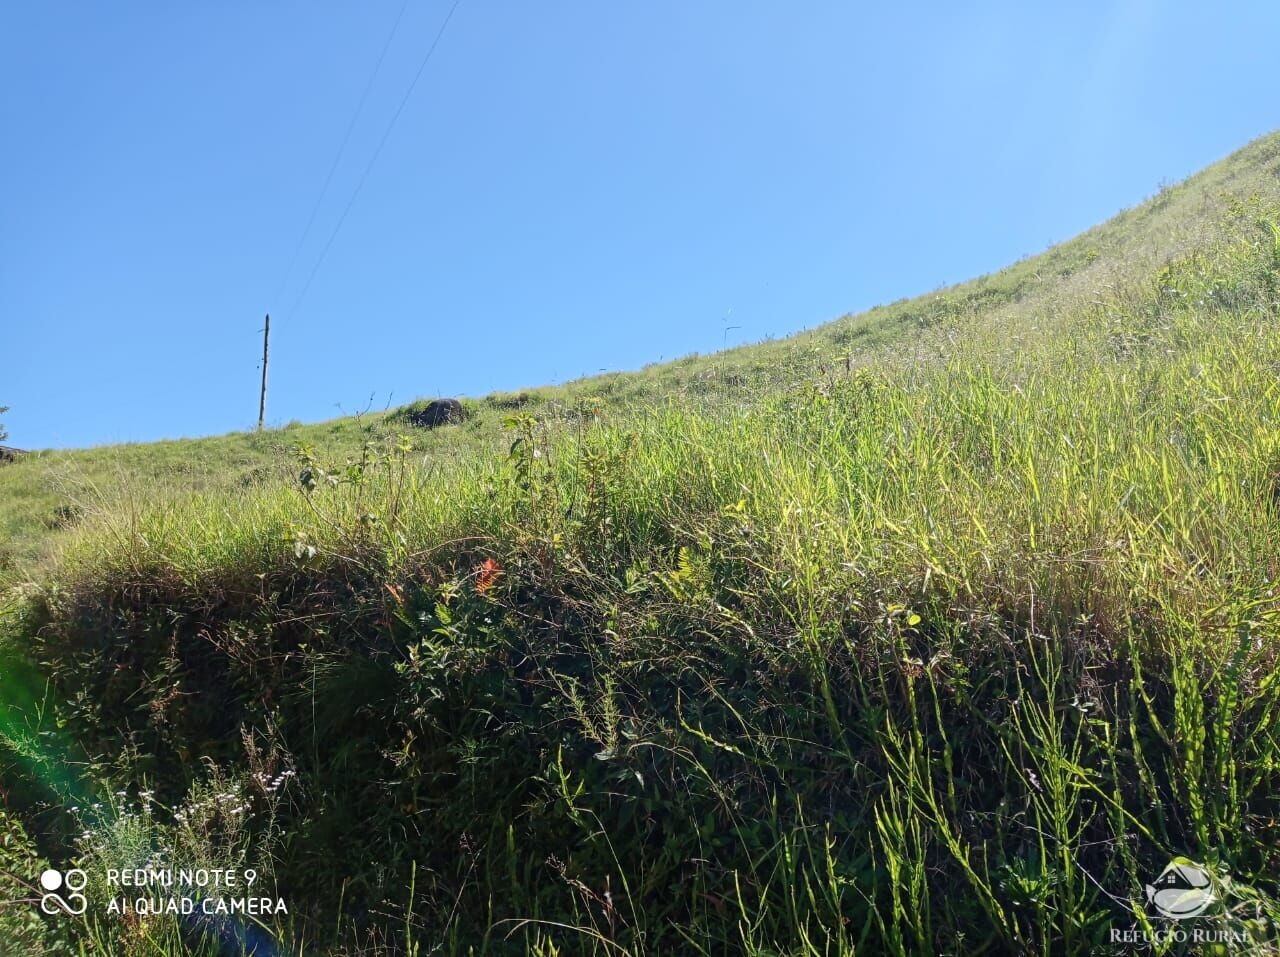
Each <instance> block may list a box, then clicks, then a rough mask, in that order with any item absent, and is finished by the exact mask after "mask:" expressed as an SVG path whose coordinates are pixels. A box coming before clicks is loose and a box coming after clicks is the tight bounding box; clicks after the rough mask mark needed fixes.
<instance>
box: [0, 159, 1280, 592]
mask: <svg viewBox="0 0 1280 957" xmlns="http://www.w3.org/2000/svg"><path fill="white" fill-rule="evenodd" d="M1276 151H1277V145H1276V139H1275V137H1266V138H1263V139H1260V140H1258V141H1256V142H1254V143H1252V144H1250V145H1249V146H1247V147H1245V148H1244V149H1242V150H1240V151H1239V152H1238V153H1236V154H1234V155H1233V156H1231V157H1229V158H1228V159H1226V160H1224V161H1222V162H1220V163H1218V164H1216V165H1214V166H1212V167H1210V168H1208V169H1207V170H1205V171H1203V172H1202V173H1200V174H1198V175H1197V176H1194V177H1192V178H1191V179H1190V180H1188V181H1187V182H1185V183H1182V184H1180V185H1176V186H1170V187H1167V188H1165V189H1163V190H1161V192H1160V193H1159V194H1158V195H1157V196H1155V197H1154V198H1153V199H1151V200H1150V201H1148V202H1146V203H1144V204H1142V205H1141V206H1138V207H1136V208H1135V209H1132V210H1128V211H1125V212H1123V213H1121V214H1120V215H1118V216H1116V217H1115V218H1114V219H1112V220H1110V221H1108V222H1107V223H1104V224H1102V225H1101V226H1098V227H1096V228H1094V229H1092V230H1089V231H1088V232H1086V233H1084V234H1082V235H1080V236H1078V237H1076V238H1075V239H1072V240H1070V241H1069V242H1065V243H1062V244H1061V245H1058V246H1055V247H1053V248H1052V249H1050V250H1048V251H1047V252H1045V253H1043V254H1041V255H1039V256H1034V257H1031V258H1028V259H1025V260H1023V261H1021V262H1019V263H1017V264H1015V265H1013V266H1010V267H1009V268H1007V269H1004V270H1002V271H1000V272H998V273H995V274H993V275H990V276H983V277H980V278H978V279H975V280H972V281H970V282H967V283H963V284H961V285H957V286H952V287H949V288H946V289H940V290H938V291H936V292H934V293H930V294H928V295H924V296H920V297H917V298H915V299H907V300H902V301H899V302H896V303H893V304H891V305H886V306H878V307H876V308H874V309H871V310H870V311H868V312H865V313H860V314H857V315H848V316H844V317H842V318H840V319H837V320H835V321H834V322H831V323H828V324H827V325H825V326H822V327H820V328H819V329H816V330H813V331H811V332H808V333H805V334H802V335H798V336H795V337H792V338H789V339H784V340H779V341H769V342H763V343H759V344H756V345H750V346H743V347H739V348H735V349H731V350H728V351H726V352H722V353H718V354H715V355H711V356H697V355H694V356H689V357H687V358H684V359H681V360H679V361H676V362H670V363H665V364H660V365H653V366H649V367H647V368H645V369H643V370H640V371H638V372H623V373H611V374H608V375H602V376H594V377H591V378H587V379H582V380H579V381H576V382H572V383H569V384H567V385H563V386H553V387H541V388H533V387H526V388H520V389H516V390H515V391H512V392H509V393H505V394H495V395H491V396H487V397H484V398H482V399H479V400H476V401H474V402H470V403H469V408H470V410H471V411H472V412H473V413H474V415H473V417H472V419H471V420H470V421H469V422H468V423H467V424H466V425H465V426H463V427H461V428H451V429H446V430H444V431H443V432H440V433H429V432H424V431H421V430H412V429H407V428H406V426H405V425H404V423H403V422H402V421H400V419H399V416H397V414H396V413H397V412H398V411H402V410H393V411H392V412H391V413H390V414H388V413H385V412H373V413H371V414H367V415H364V416H359V417H347V418H342V419H336V420H333V421H331V422H323V423H319V424H313V425H304V424H301V423H291V424H290V425H288V426H286V427H284V428H281V429H272V430H269V431H267V432H266V433H256V432H239V433H232V434H229V435H225V436H218V437H210V438H202V439H194V440H178V441H171V442H156V443H149V444H133V445H119V446H105V447H101V448H95V449H83V450H73V451H64V452H52V451H46V452H37V453H36V454H34V455H32V456H29V457H27V458H26V459H24V460H23V461H21V462H20V463H18V464H16V465H12V466H3V465H0V576H3V577H0V580H4V579H6V578H7V579H8V580H10V581H12V580H20V579H22V578H26V577H31V576H32V575H33V574H35V569H36V568H37V567H38V566H39V565H40V564H41V562H42V561H43V560H45V559H47V558H48V557H49V555H50V554H51V553H52V551H53V550H55V549H56V547H57V543H58V541H59V540H60V539H62V538H65V537H66V536H65V534H64V532H65V531H66V530H67V529H68V528H71V527H74V526H77V525H79V524H81V523H82V522H83V521H84V519H85V518H86V516H89V515H91V514H93V513H95V512H102V511H119V510H120V509H121V508H128V507H129V503H130V502H131V501H133V502H150V501H153V500H154V499H155V498H156V497H158V496H159V497H165V498H170V497H182V496H185V495H187V494H188V493H190V492H205V491H213V490H227V491H231V492H235V491H236V490H238V489H241V488H247V487H259V486H262V485H264V484H265V485H270V484H272V483H274V482H279V481H288V480H290V479H291V478H292V477H293V476H294V475H295V474H296V472H297V468H296V459H295V449H296V447H297V445H298V444H300V443H306V444H309V445H311V446H313V447H315V448H316V449H318V450H319V451H321V452H322V453H323V454H324V455H325V456H326V457H328V458H330V459H332V460H334V461H339V460H342V459H343V458H345V457H347V456H356V455H358V454H359V451H360V449H361V447H362V445H363V444H364V442H366V441H367V440H369V439H370V438H373V439H375V440H376V439H386V438H390V437H394V436H395V435H396V434H398V433H400V432H405V431H409V432H411V433H413V439H414V444H415V447H417V448H418V449H419V450H420V451H421V452H423V453H424V454H426V455H428V456H430V457H431V458H432V459H441V458H444V459H447V458H451V457H454V456H457V455H472V454H480V455H485V454H490V453H492V452H493V451H494V450H495V449H500V448H502V447H503V443H504V441H506V439H505V437H504V436H505V433H506V429H505V425H504V423H505V420H506V419H507V418H508V417H509V416H510V414H511V410H512V407H513V405H515V404H516V401H517V400H518V398H520V397H523V398H524V399H526V400H527V402H528V405H527V410H528V411H532V412H535V413H536V414H537V415H538V416H539V417H540V418H542V419H544V420H547V421H554V420H558V419H562V418H566V417H567V418H570V419H572V418H573V413H574V411H575V409H576V408H577V406H578V405H579V403H581V402H583V401H588V402H590V403H591V404H592V405H597V404H598V405H600V406H601V407H602V408H604V409H606V410H610V411H616V410H622V409H628V408H633V407H637V406H640V407H644V406H652V405H654V404H655V403H661V402H664V401H668V400H671V399H678V400H679V401H681V402H689V401H691V400H692V401H698V402H705V403H710V404H713V405H723V404H725V403H728V402H736V403H742V402H748V403H749V402H752V401H754V400H755V399H756V398H758V397H760V396H761V395H765V394H770V393H772V392H773V391H775V390H777V389H779V388H782V389H786V388H791V387H793V386H795V385H797V384H800V383H803V382H807V381H811V380H814V379H816V378H820V377H823V376H828V377H829V376H831V375H833V374H835V373H838V372H841V371H843V370H844V368H845V363H846V360H848V362H849V363H851V364H853V365H856V366H861V365H865V364H867V363H871V362H880V363H891V364H894V365H897V366H904V365H909V364H912V363H915V362H916V361H918V359H919V358H921V355H920V354H919V349H920V334H921V332H922V331H925V330H928V329H930V328H932V327H935V326H937V325H939V324H940V323H946V322H956V321H960V320H964V321H966V322H973V323H976V324H977V326H978V327H979V328H980V329H983V330H988V331H991V332H997V331H998V332H999V333H1002V334H1005V335H1009V336H1018V335H1026V336H1033V337H1034V336H1039V335H1040V334H1041V330H1042V328H1043V324H1044V323H1046V322H1052V321H1054V317H1056V316H1060V315H1067V314H1070V313H1073V312H1074V311H1076V310H1077V309H1078V308H1079V307H1080V306H1082V305H1084V304H1087V303H1088V302H1089V301H1090V300H1091V299H1092V298H1093V297H1094V296H1095V295H1096V294H1097V292H1098V291H1100V290H1105V289H1107V288H1110V287H1112V286H1114V285H1115V284H1116V283H1117V282H1122V281H1126V280H1135V279H1141V278H1143V277H1146V276H1149V275H1151V274H1153V273H1154V272H1155V270H1156V269H1157V268H1158V267H1159V265H1160V264H1161V263H1163V262H1165V261H1167V260H1168V259H1170V258H1172V257H1174V256H1176V255H1177V254H1178V253H1179V252H1181V251H1185V250H1188V249H1192V248H1195V247H1196V246H1197V244H1198V243H1200V242H1202V241H1203V240H1204V238H1205V237H1206V236H1207V235H1209V234H1210V233H1211V232H1212V230H1213V228H1214V227H1215V226H1216V224H1217V223H1218V222H1219V221H1220V220H1221V219H1222V217H1223V216H1224V215H1225V212H1226V208H1227V203H1228V202H1229V201H1230V200H1231V199H1232V198H1235V199H1241V198H1245V197H1249V196H1258V197H1272V196H1275V195H1276V192H1277V184H1276V174H1275V166H1276V165H1277V163H1280V160H1278V159H1277V157H1276ZM909 253H910V251H909V250H904V251H903V254H904V255H909ZM938 348H941V349H943V350H945V349H947V348H949V344H948V343H946V342H942V343H939V342H938V341H937V340H936V337H935V338H932V339H931V340H930V341H929V349H934V350H936V349H938ZM927 352H928V350H926V353H927ZM513 385H519V384H513ZM526 385H527V384H526Z"/></svg>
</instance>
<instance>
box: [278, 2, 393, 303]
mask: <svg viewBox="0 0 1280 957" xmlns="http://www.w3.org/2000/svg"><path fill="white" fill-rule="evenodd" d="M408 6H409V0H403V2H402V3H401V4H400V12H399V13H397V14H396V19H395V22H394V23H393V24H392V25H391V32H390V33H388V34H387V39H386V41H385V42H383V44H382V52H381V53H379V54H378V62H377V63H375V64H374V67H373V72H372V73H371V74H369V80H368V82H367V83H365V85H364V92H362V93H361V94H360V102H359V103H357V104H356V111H355V113H353V114H352V115H351V122H350V123H348V124H347V131H346V133H344V134H343V137H342V144H341V145H340V146H339V147H338V154H337V155H336V156H335V157H334V158H333V163H332V164H331V165H330V166H329V174H328V175H327V176H325V178H324V185H323V186H321V187H320V195H319V196H317V197H316V202H315V205H314V206H312V207H311V215H310V216H309V217H307V225H306V227H305V228H304V229H303V230H302V238H301V239H299V240H298V245H297V246H296V247H294V250H293V256H292V257H291V258H290V260H289V268H288V269H286V270H285V273H284V279H282V280H281V281H280V288H279V289H278V290H276V294H275V298H274V299H272V302H273V303H275V302H276V301H277V300H279V299H280V297H281V296H282V295H284V291H285V288H286V287H287V286H288V285H289V279H290V278H291V277H292V276H293V267H294V266H296V265H297V264H298V254H299V253H301V252H302V247H303V246H304V245H306V242H307V238H308V237H309V236H310V235H311V227H312V226H314V225H315V222H316V214H317V213H319V212H320V204H321V203H322V202H324V198H325V196H326V195H327V194H328V192H329V185H330V184H331V183H332V182H333V174H334V173H335V172H337V170H338V164H339V163H340V162H341V161H342V156H343V154H344V153H346V150H347V144H348V143H349V142H351V133H352V131H353V130H355V128H356V121H358V120H359V119H360V115H361V113H363V112H364V104H365V101H366V100H368V99H369V91H370V90H372V89H373V81H374V80H376V79H377V78H378V73H379V72H380V71H381V70H382V61H383V60H385V59H386V58H387V50H389V49H391V41H392V40H394V39H395V36H396V31H397V30H399V29H400V21H401V20H403V19H404V11H405V10H406V9H407V8H408Z"/></svg>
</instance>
